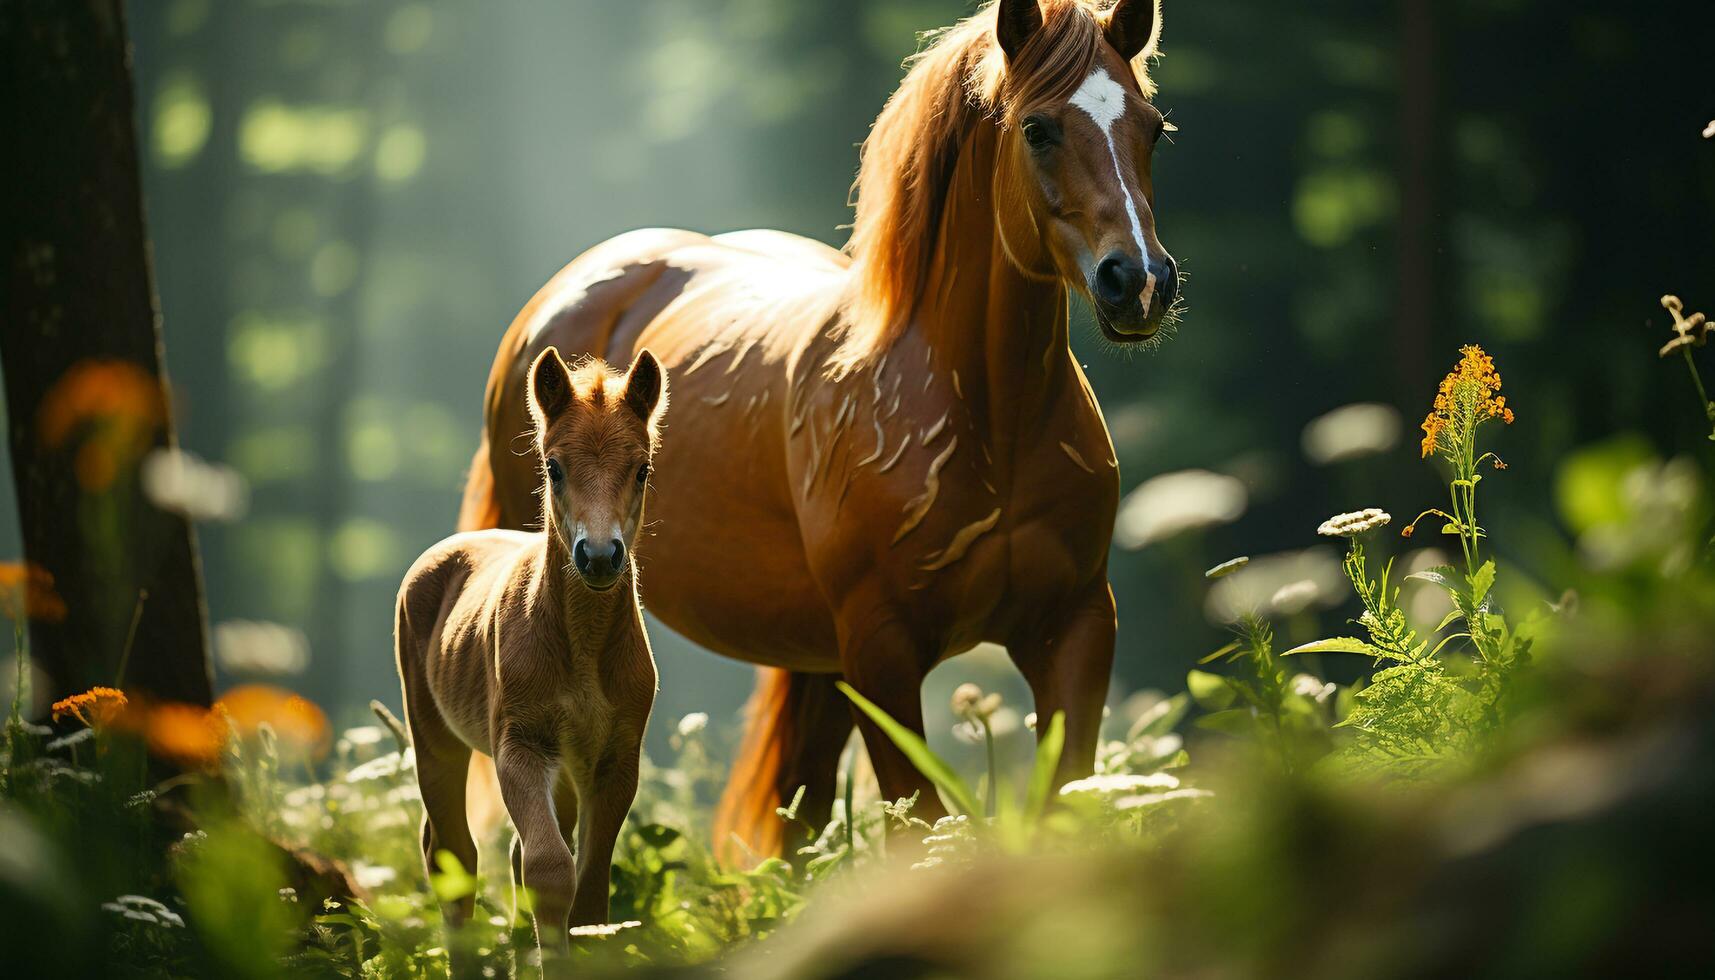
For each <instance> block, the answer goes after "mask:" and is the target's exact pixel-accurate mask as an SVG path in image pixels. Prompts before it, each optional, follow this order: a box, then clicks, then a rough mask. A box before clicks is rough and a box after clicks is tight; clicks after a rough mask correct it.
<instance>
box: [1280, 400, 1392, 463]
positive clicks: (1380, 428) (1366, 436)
mask: <svg viewBox="0 0 1715 980" xmlns="http://www.w3.org/2000/svg"><path fill="white" fill-rule="evenodd" d="M1399 430H1400V422H1399V412H1397V411H1395V410H1394V408H1393V406H1391V405H1382V404H1380V403H1378V402H1360V403H1358V404H1356V405H1346V406H1343V407H1341V408H1336V409H1334V410H1333V411H1332V412H1329V413H1328V414H1326V415H1321V416H1318V417H1316V418H1314V419H1311V420H1310V424H1308V425H1306V426H1305V427H1304V435H1303V444H1304V455H1305V457H1306V458H1307V459H1309V460H1310V461H1311V462H1312V463H1316V464H1318V465H1327V464H1329V463H1338V462H1341V461H1343V460H1348V459H1360V458H1362V457H1364V456H1374V455H1376V454H1378V453H1385V452H1387V451H1388V450H1390V449H1392V448H1393V447H1394V446H1395V445H1396V444H1397V443H1398V442H1399Z"/></svg>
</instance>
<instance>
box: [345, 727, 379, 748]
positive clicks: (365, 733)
mask: <svg viewBox="0 0 1715 980" xmlns="http://www.w3.org/2000/svg"><path fill="white" fill-rule="evenodd" d="M381 735H382V733H381V726H380V725H360V726H358V727H357V728H347V729H346V730H345V735H344V736H343V737H344V739H345V740H346V741H347V742H350V743H351V744H353V745H375V744H378V743H379V742H380V741H381Z"/></svg>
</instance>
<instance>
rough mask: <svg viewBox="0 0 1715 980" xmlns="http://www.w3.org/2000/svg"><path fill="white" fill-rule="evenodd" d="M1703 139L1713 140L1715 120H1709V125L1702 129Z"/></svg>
mask: <svg viewBox="0 0 1715 980" xmlns="http://www.w3.org/2000/svg"><path fill="white" fill-rule="evenodd" d="M1703 138H1704V139H1706V140H1715V119H1711V120H1709V125H1707V126H1705V127H1703Z"/></svg>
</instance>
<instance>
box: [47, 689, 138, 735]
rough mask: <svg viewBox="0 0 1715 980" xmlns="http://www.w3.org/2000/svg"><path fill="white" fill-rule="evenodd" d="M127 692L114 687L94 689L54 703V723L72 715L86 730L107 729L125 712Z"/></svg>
mask: <svg viewBox="0 0 1715 980" xmlns="http://www.w3.org/2000/svg"><path fill="white" fill-rule="evenodd" d="M125 705H126V700H125V692H124V691H121V690H118V689H117V688H112V687H92V688H90V689H89V690H87V691H85V692H83V693H82V694H73V695H72V696H71V697H69V698H65V699H63V700H60V701H55V702H54V708H53V711H54V721H56V722H57V721H59V720H60V719H61V718H62V717H64V716H66V715H70V716H71V717H73V718H76V719H77V720H78V721H81V722H83V724H84V727H85V728H106V727H107V726H108V725H110V724H112V723H113V722H114V720H116V719H117V718H118V717H119V715H120V713H121V712H123V711H124V710H125Z"/></svg>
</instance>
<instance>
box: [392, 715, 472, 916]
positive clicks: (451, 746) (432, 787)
mask: <svg viewBox="0 0 1715 980" xmlns="http://www.w3.org/2000/svg"><path fill="white" fill-rule="evenodd" d="M413 686H414V685H411V684H409V683H408V684H407V689H406V695H405V720H406V724H407V726H408V727H409V728H410V730H411V745H412V747H413V749H414V750H415V752H416V756H417V787H418V789H419V791H420V792H421V794H422V797H423V830H422V845H423V867H424V869H425V870H426V871H427V872H428V874H429V875H430V876H431V877H433V876H434V875H437V874H440V873H441V868H440V864H439V861H438V857H437V856H438V855H439V854H440V852H442V851H447V852H449V853H451V854H452V856H453V857H455V858H457V859H458V862H459V864H460V865H462V866H463V867H464V870H465V871H466V872H467V873H469V874H473V875H474V874H476V841H475V840H474V839H473V838H472V837H471V834H470V824H469V822H468V820H467V818H466V816H465V776H466V773H467V771H468V769H469V767H470V748H469V747H468V746H466V745H465V744H464V742H462V741H460V740H459V737H458V736H457V735H455V734H453V732H452V730H451V729H450V728H448V727H447V724H446V722H444V721H442V720H441V716H440V713H439V711H438V709H436V707H435V704H434V701H433V699H432V698H431V697H430V695H429V693H428V692H427V691H426V690H423V691H420V692H419V691H413V690H412V689H411V688H412V687H413ZM475 908H476V896H474V895H467V896H465V897H464V898H461V899H459V900H458V901H456V902H452V903H448V904H443V905H442V907H441V917H442V918H443V920H445V922H446V925H447V929H448V930H449V932H450V931H454V930H457V929H458V928H459V927H461V926H463V925H464V924H465V922H467V921H468V920H469V919H470V916H471V913H472V912H473V911H474V910H475ZM450 942H451V937H449V943H450Z"/></svg>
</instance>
